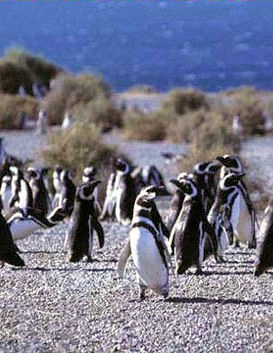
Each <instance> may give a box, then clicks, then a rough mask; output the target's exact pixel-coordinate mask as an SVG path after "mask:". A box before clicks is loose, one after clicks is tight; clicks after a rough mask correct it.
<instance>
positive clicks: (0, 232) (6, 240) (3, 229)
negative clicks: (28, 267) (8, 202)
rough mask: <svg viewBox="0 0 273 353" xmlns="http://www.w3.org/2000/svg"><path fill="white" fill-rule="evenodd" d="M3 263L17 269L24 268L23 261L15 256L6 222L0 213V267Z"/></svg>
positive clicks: (14, 247) (13, 245) (14, 248)
mask: <svg viewBox="0 0 273 353" xmlns="http://www.w3.org/2000/svg"><path fill="white" fill-rule="evenodd" d="M5 263H8V264H10V265H13V266H18V267H23V266H25V262H24V260H23V259H22V258H21V257H20V256H19V255H18V254H17V251H16V246H15V244H14V242H13V239H12V234H11V231H10V228H9V226H8V224H7V221H6V220H5V218H4V217H3V215H2V214H1V213H0V267H3V266H4V264H5Z"/></svg>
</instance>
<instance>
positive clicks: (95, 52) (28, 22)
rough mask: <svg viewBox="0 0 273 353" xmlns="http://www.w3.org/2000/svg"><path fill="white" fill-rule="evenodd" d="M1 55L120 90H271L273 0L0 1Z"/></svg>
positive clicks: (272, 70) (272, 80) (272, 78)
mask: <svg viewBox="0 0 273 353" xmlns="http://www.w3.org/2000/svg"><path fill="white" fill-rule="evenodd" d="M0 11H1V21H0V54H3V53H4V52H5V50H6V49H7V48H8V47H10V46H12V45H19V46H23V47H25V48H26V49H28V50H30V51H32V52H34V53H39V54H42V55H43V56H45V57H47V58H48V59H50V60H51V61H53V62H55V63H57V64H58V65H60V66H62V67H64V68H65V69H67V70H69V71H71V72H80V71H93V72H95V73H99V74H100V75H102V76H103V77H104V78H105V79H106V81H107V82H109V83H110V84H111V85H112V86H113V88H114V89H115V90H116V91H122V90H125V89H127V88H128V87H130V86H132V85H135V84H144V83H146V84H149V85H152V86H154V87H155V88H157V89H158V90H159V91H166V90H168V89H170V88H172V87H174V86H189V85H190V86H194V87H198V88H201V89H203V90H206V91H218V90H221V89H225V88H229V87H235V86H239V85H243V84H244V85H254V86H256V87H257V88H263V89H273V1H270V0H256V1H238V0H237V1H236V0H230V1H224V0H219V1H212V0H203V1H202V0H199V1H198V0H195V1H183V0H177V1H172V0H162V1H159V0H157V1H156V0H154V1H152V0H140V1H137V0H100V1H90V0H79V1H76V0H70V1H65V0H59V1H53V0H49V1H45V0H39V1H0Z"/></svg>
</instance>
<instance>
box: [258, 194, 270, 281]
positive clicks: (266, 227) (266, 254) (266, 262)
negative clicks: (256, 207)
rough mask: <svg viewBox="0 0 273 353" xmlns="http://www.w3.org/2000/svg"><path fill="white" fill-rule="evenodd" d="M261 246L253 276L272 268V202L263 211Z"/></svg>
mask: <svg viewBox="0 0 273 353" xmlns="http://www.w3.org/2000/svg"><path fill="white" fill-rule="evenodd" d="M260 235H261V236H262V244H261V247H260V249H259V253H258V256H257V261H256V263H255V271H254V275H255V276H260V275H261V274H263V273H264V272H265V271H266V270H267V269H269V268H271V267H273V200H271V201H270V202H269V205H268V206H267V208H266V209H265V212H264V216H263V220H262V223H261V228H260Z"/></svg>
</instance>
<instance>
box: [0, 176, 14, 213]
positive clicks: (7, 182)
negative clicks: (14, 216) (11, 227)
mask: <svg viewBox="0 0 273 353" xmlns="http://www.w3.org/2000/svg"><path fill="white" fill-rule="evenodd" d="M11 195H12V191H11V176H10V175H5V176H3V178H2V182H1V189H0V196H1V207H2V212H3V213H4V214H5V213H7V212H9V210H10V206H9V203H10V199H11Z"/></svg>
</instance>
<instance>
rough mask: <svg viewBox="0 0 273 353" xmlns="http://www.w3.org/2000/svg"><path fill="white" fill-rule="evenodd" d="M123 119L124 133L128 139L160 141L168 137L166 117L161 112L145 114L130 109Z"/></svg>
mask: <svg viewBox="0 0 273 353" xmlns="http://www.w3.org/2000/svg"><path fill="white" fill-rule="evenodd" d="M123 121H124V129H123V135H124V137H125V138H126V139H128V140H144V141H160V140H164V139H165V138H166V119H165V117H164V116H162V115H161V114H160V113H153V114H151V115H145V114H141V113H140V112H136V111H128V112H126V113H125V114H124V117H123Z"/></svg>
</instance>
